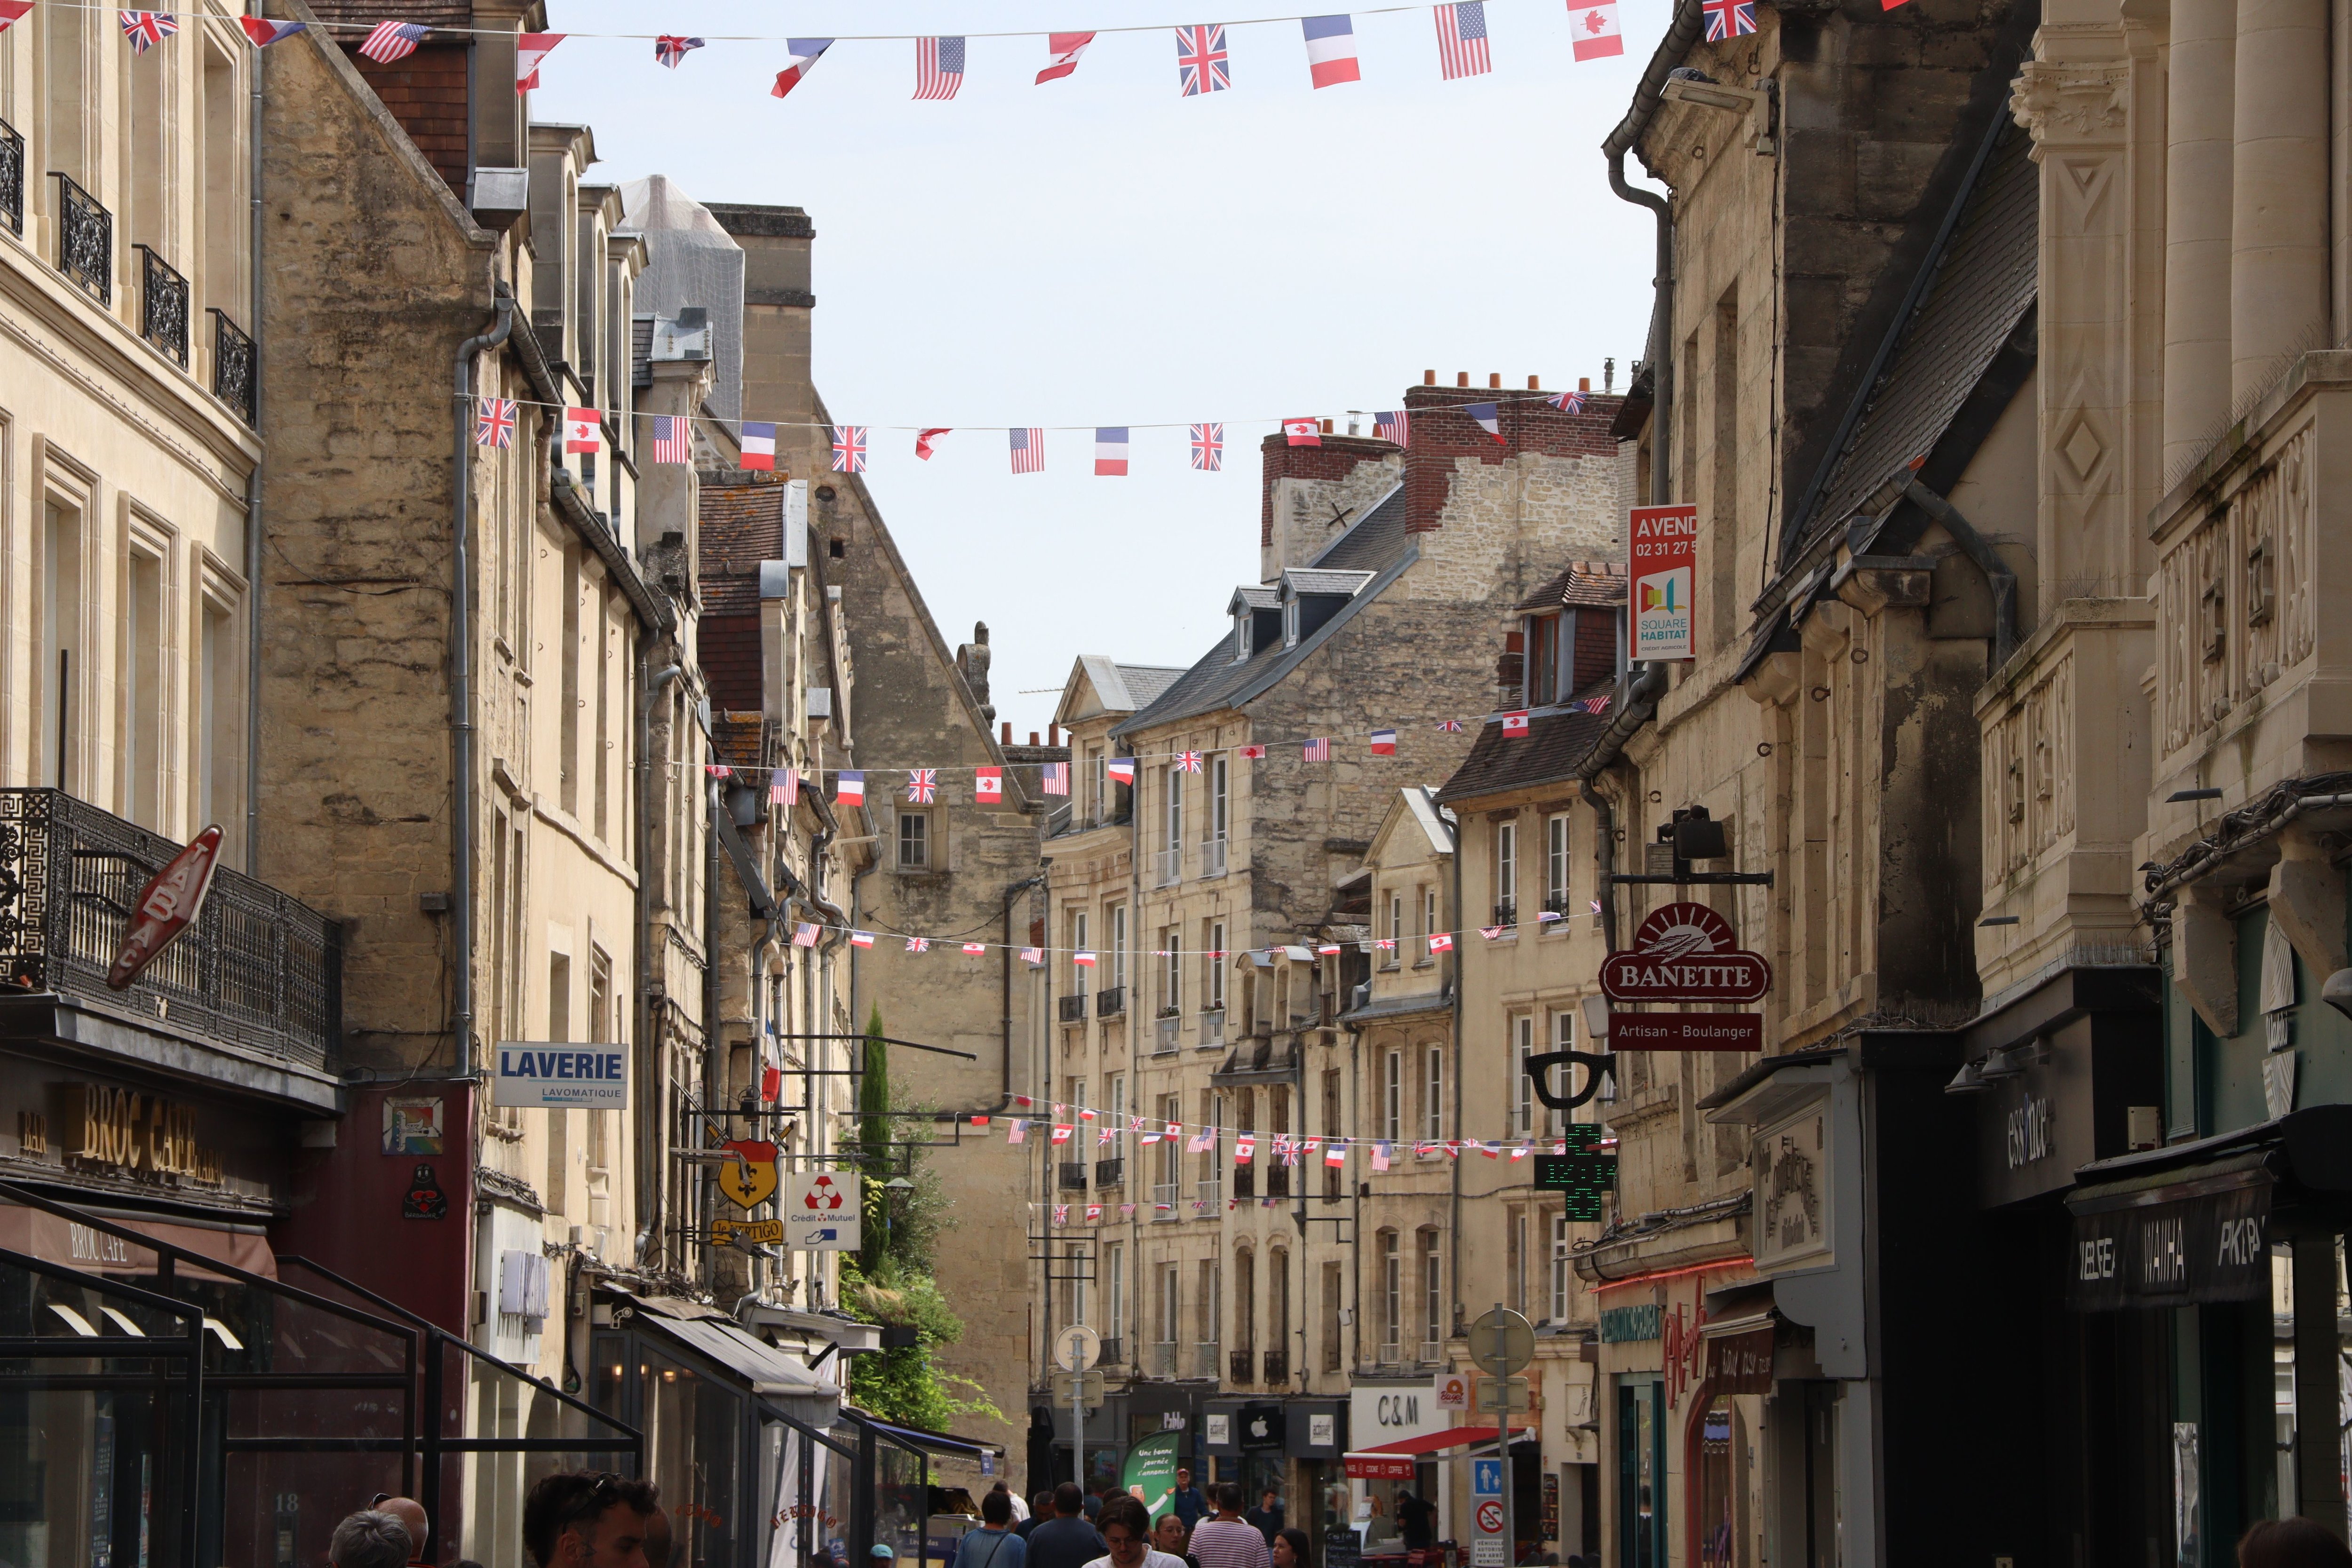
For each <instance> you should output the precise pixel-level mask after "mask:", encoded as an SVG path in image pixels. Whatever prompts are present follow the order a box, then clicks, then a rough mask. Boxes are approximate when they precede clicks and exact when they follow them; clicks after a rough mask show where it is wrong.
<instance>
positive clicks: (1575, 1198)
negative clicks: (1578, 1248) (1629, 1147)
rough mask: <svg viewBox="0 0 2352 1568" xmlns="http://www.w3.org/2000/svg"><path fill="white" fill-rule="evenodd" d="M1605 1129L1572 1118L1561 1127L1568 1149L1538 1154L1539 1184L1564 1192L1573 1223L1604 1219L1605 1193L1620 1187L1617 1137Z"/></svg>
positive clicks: (1561, 1137) (1564, 1208)
mask: <svg viewBox="0 0 2352 1568" xmlns="http://www.w3.org/2000/svg"><path fill="white" fill-rule="evenodd" d="M1560 1142H1561V1143H1562V1144H1563V1145H1564V1146H1565V1147H1566V1148H1567V1150H1568V1152H1566V1153H1564V1154H1538V1155H1537V1156H1536V1185H1537V1186H1538V1187H1539V1188H1541V1189H1543V1190H1545V1191H1547V1192H1555V1193H1559V1194H1561V1202H1562V1204H1563V1205H1564V1206H1563V1209H1562V1212H1563V1213H1564V1214H1565V1215H1567V1216H1568V1218H1569V1219H1570V1221H1571V1222H1579V1223H1590V1222H1592V1221H1596V1220H1598V1219H1600V1218H1601V1198H1602V1196H1603V1194H1608V1193H1613V1192H1615V1191H1616V1190H1617V1151H1616V1148H1615V1143H1616V1140H1614V1139H1610V1138H1603V1137H1602V1136H1601V1129H1600V1128H1599V1127H1598V1126H1595V1125H1594V1124H1593V1123H1591V1122H1590V1121H1571V1122H1570V1123H1569V1124H1568V1125H1567V1126H1566V1127H1564V1128H1562V1129H1561V1130H1560Z"/></svg>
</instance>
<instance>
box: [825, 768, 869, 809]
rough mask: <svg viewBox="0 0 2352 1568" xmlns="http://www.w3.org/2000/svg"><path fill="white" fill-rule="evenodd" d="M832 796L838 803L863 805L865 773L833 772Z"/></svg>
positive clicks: (864, 798) (864, 800) (864, 802)
mask: <svg viewBox="0 0 2352 1568" xmlns="http://www.w3.org/2000/svg"><path fill="white" fill-rule="evenodd" d="M833 798H834V801H835V804H836V805H865V804H866V775H865V774H864V773H835V775H834V777H833Z"/></svg>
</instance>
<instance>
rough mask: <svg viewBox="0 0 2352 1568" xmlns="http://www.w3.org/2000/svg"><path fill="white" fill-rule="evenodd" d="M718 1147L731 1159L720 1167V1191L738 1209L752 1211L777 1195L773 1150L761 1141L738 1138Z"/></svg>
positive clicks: (773, 1146)
mask: <svg viewBox="0 0 2352 1568" xmlns="http://www.w3.org/2000/svg"><path fill="white" fill-rule="evenodd" d="M719 1147H720V1148H721V1149H723V1150H725V1151H726V1152H728V1153H730V1154H731V1155H733V1156H734V1158H733V1159H731V1160H723V1161H721V1162H719V1191H720V1192H721V1193H724V1194H726V1195H727V1201H728V1202H729V1203H731V1204H733V1205H735V1206H736V1207H738V1208H747V1209H748V1208H752V1207H756V1206H757V1205H761V1204H763V1203H766V1202H767V1201H768V1200H769V1199H770V1198H772V1197H774V1196H775V1195H776V1146H775V1145H774V1144H773V1143H771V1142H767V1141H765V1140H764V1139H759V1138H738V1139H736V1140H735V1141H734V1142H729V1143H721V1144H720V1145H719Z"/></svg>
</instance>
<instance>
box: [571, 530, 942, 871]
mask: <svg viewBox="0 0 2352 1568" xmlns="http://www.w3.org/2000/svg"><path fill="white" fill-rule="evenodd" d="M558 624H559V626H561V628H562V630H561V637H560V639H559V643H558V659H557V668H558V671H559V674H560V676H561V678H562V679H561V684H560V687H559V689H558V695H557V698H556V701H557V706H558V709H559V711H558V714H557V718H556V735H557V740H556V745H557V748H558V749H557V752H556V777H557V779H558V781H559V782H560V784H561V785H562V787H561V788H560V790H559V791H558V792H557V798H558V799H559V800H560V801H561V802H562V805H563V809H564V810H565V811H566V812H568V813H570V814H571V815H572V816H578V815H579V814H580V711H581V710H582V709H583V708H584V707H585V706H586V703H585V701H584V700H583V699H582V697H581V695H580V552H578V551H577V550H574V549H572V547H571V546H570V545H568V544H567V545H565V546H564V547H563V604H562V612H561V615H560V617H559V622H558ZM900 864H901V865H904V864H905V862H904V861H901V862H900Z"/></svg>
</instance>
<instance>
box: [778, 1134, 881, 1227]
mask: <svg viewBox="0 0 2352 1568" xmlns="http://www.w3.org/2000/svg"><path fill="white" fill-rule="evenodd" d="M771 1147H772V1145H771ZM771 1169H772V1167H771ZM862 1180H863V1179H862V1178H861V1177H858V1176H856V1175H853V1174H851V1173H848V1172H846V1171H819V1172H817V1173H814V1174H813V1175H807V1176H803V1177H801V1178H800V1179H799V1183H800V1184H799V1186H798V1188H797V1189H796V1190H795V1191H793V1192H792V1193H790V1194H787V1195H786V1196H785V1199H784V1203H783V1210H784V1239H785V1240H786V1241H787V1242H789V1243H791V1244H792V1245H793V1246H794V1247H809V1248H811V1249H813V1250H814V1251H818V1252H855V1251H856V1250H857V1249H858V1248H859V1247H863V1246H864V1245H865V1242H864V1241H863V1240H862V1239H861V1236H862V1232H861V1230H860V1227H859V1223H858V1222H859V1218H860V1216H861V1215H862V1214H863V1212H864V1209H863V1205H864V1203H865V1193H864V1188H863V1186H862ZM885 1195H886V1196H887V1194H885Z"/></svg>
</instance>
